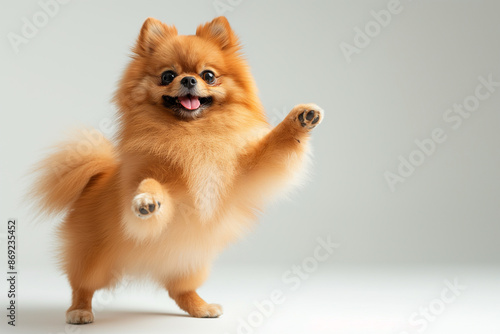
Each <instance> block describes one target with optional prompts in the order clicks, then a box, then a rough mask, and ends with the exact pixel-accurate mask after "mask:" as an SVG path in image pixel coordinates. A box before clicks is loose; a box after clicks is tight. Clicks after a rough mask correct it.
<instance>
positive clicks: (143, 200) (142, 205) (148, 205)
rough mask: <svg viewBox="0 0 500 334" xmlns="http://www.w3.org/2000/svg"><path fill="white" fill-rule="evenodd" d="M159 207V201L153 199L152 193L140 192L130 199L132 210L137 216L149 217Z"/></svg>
mask: <svg viewBox="0 0 500 334" xmlns="http://www.w3.org/2000/svg"><path fill="white" fill-rule="evenodd" d="M160 207H161V203H160V202H159V201H157V200H155V199H154V197H153V195H151V194H148V193H142V194H139V195H136V196H135V197H134V199H133V200H132V211H134V213H135V214H136V215H137V216H138V217H139V218H143V219H146V218H149V217H151V216H152V215H153V214H154V212H155V211H156V212H157V209H159V208H160Z"/></svg>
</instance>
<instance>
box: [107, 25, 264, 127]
mask: <svg viewBox="0 0 500 334" xmlns="http://www.w3.org/2000/svg"><path fill="white" fill-rule="evenodd" d="M134 53H135V55H134V59H133V61H132V63H131V65H130V67H129V69H128V71H127V72H126V74H125V77H124V79H123V81H122V85H121V86H122V87H121V89H120V91H119V93H118V94H117V99H118V100H119V101H118V102H119V103H122V104H123V103H124V104H126V105H129V106H137V105H147V106H148V107H151V106H153V107H154V109H155V110H156V111H157V112H158V113H171V114H174V115H175V116H177V117H178V118H179V119H182V120H195V119H197V118H200V117H204V116H206V115H207V114H208V113H209V112H210V110H211V108H220V107H221V106H226V105H229V104H231V103H241V101H245V100H247V99H253V95H255V88H254V84H253V79H252V78H251V76H250V73H249V70H248V66H247V65H246V63H245V61H244V60H243V59H242V58H241V56H240V46H239V44H238V40H237V37H236V36H235V34H234V33H233V31H232V29H231V27H230V26H229V23H228V22H227V20H226V19H225V18H224V17H219V18H216V19H214V20H213V21H212V22H209V23H207V24H205V25H201V26H199V27H198V29H197V30H196V35H190V36H184V35H178V34H177V29H176V28H175V27H171V26H167V25H165V24H163V23H161V22H160V21H158V20H155V19H151V18H149V19H147V20H146V22H145V23H144V25H143V27H142V29H141V32H140V35H139V38H138V40H137V44H136V46H135V48H134ZM120 92H121V93H122V94H120ZM120 100H126V101H120Z"/></svg>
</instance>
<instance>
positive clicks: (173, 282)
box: [32, 17, 323, 324]
mask: <svg viewBox="0 0 500 334" xmlns="http://www.w3.org/2000/svg"><path fill="white" fill-rule="evenodd" d="M115 103H116V104H117V106H118V110H119V111H118V113H119V127H118V128H119V130H118V132H117V136H116V140H115V143H114V144H112V143H111V142H109V141H108V140H106V139H104V137H103V140H101V141H98V142H94V144H93V145H92V149H91V150H90V152H86V153H85V154H77V155H75V154H74V152H75V151H78V150H77V149H76V147H77V145H78V144H79V141H78V139H76V140H74V141H70V142H67V143H63V144H62V145H61V147H59V148H58V150H57V151H56V152H54V153H53V154H52V155H51V156H49V157H48V158H47V159H46V160H44V161H42V162H41V163H40V164H39V165H38V166H37V169H38V172H39V173H40V174H39V175H38V179H37V183H36V185H35V186H34V189H33V192H32V193H33V195H34V197H35V198H36V199H37V200H38V202H39V204H40V207H41V211H42V212H45V213H49V214H51V213H63V214H64V213H65V217H64V220H63V222H62V223H61V225H60V226H59V228H58V232H59V237H60V240H61V248H60V260H61V266H62V269H63V270H64V272H65V274H66V275H67V277H68V280H69V283H70V285H71V288H72V291H73V294H72V304H71V307H70V308H69V309H68V311H67V313H66V321H67V322H68V323H71V324H85V323H90V322H93V320H94V315H93V313H92V296H93V294H94V292H95V291H96V290H99V289H104V288H111V287H113V286H114V285H116V283H117V282H118V281H119V280H120V278H121V277H122V276H123V275H131V276H135V277H141V276H142V277H144V276H145V277H146V278H149V279H151V280H153V281H154V282H156V283H158V284H160V285H161V286H162V287H163V288H165V289H166V290H167V291H168V293H169V295H170V297H171V298H172V299H174V300H175V302H176V303H177V305H179V307H180V308H181V309H183V310H184V311H186V312H187V313H189V314H190V315H191V316H193V317H209V318H212V317H218V316H220V315H221V314H222V307H221V306H220V305H218V304H209V303H207V302H205V301H204V300H203V299H202V298H201V297H200V296H199V295H198V294H197V293H196V289H197V288H198V287H199V286H200V285H201V284H202V283H203V282H204V281H205V279H206V278H207V275H208V273H209V269H210V266H211V263H212V261H213V260H214V258H215V256H216V255H217V254H218V253H219V252H220V251H221V250H222V249H223V248H224V247H225V246H226V245H227V244H228V243H230V242H232V241H234V240H235V239H237V238H238V237H240V236H242V234H243V233H244V232H245V231H246V230H248V229H249V227H251V225H252V222H253V221H254V220H255V218H256V217H255V216H256V213H257V212H258V211H259V210H260V209H261V208H262V207H263V205H264V203H265V202H266V200H269V199H270V197H271V196H273V195H274V194H275V193H276V192H277V191H278V190H280V189H282V188H284V187H285V186H287V185H289V184H290V183H293V180H294V179H296V176H297V175H300V174H301V170H303V168H302V166H303V163H304V161H306V160H307V154H308V141H309V136H310V131H311V129H313V128H314V127H315V126H317V125H318V124H320V123H321V121H322V118H323V111H322V110H321V109H320V108H319V107H318V106H316V105H315V104H301V105H297V106H296V107H294V108H293V109H292V110H291V111H290V113H289V115H288V116H287V117H286V118H285V119H284V120H283V121H282V122H281V123H280V124H279V125H277V126H276V127H274V128H272V127H271V126H270V125H269V123H268V122H267V120H266V117H265V113H264V110H263V108H262V105H261V103H260V101H259V99H258V97H257V89H256V86H255V83H254V80H253V78H252V76H251V74H250V70H249V66H248V65H247V63H246V61H245V60H244V58H243V57H242V53H241V46H240V44H239V42H238V38H237V36H236V35H235V33H234V32H233V30H232V29H231V27H230V25H229V23H228V21H227V20H226V18H224V17H218V18H215V19H214V20H213V21H211V22H209V23H206V24H204V25H200V26H199V27H198V28H197V30H196V34H195V35H178V34H177V30H176V28H175V27H173V26H168V25H166V24H164V23H162V22H160V21H158V20H156V19H152V18H148V19H147V20H146V21H145V22H144V25H143V26H142V28H141V31H140V34H139V37H138V39H137V42H136V44H135V46H134V48H133V56H132V59H131V62H130V64H129V66H128V68H127V69H126V71H125V73H124V75H123V78H122V79H121V81H120V83H119V87H118V89H117V92H116V95H115ZM80 143H81V142H80ZM72 147H73V148H75V150H73V154H72V156H71V157H70V156H69V154H70V153H69V152H71V149H70V150H68V148H72Z"/></svg>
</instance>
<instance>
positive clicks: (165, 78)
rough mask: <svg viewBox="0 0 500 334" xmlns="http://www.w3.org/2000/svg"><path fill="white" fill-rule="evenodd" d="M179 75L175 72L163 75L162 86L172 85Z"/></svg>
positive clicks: (166, 72) (167, 72)
mask: <svg viewBox="0 0 500 334" xmlns="http://www.w3.org/2000/svg"><path fill="white" fill-rule="evenodd" d="M176 76H177V74H176V73H175V72H174V71H165V72H163V73H162V74H161V85H162V86H166V85H168V84H169V83H171V82H172V81H173V80H174V78H175V77H176Z"/></svg>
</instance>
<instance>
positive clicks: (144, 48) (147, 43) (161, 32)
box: [134, 17, 177, 56]
mask: <svg viewBox="0 0 500 334" xmlns="http://www.w3.org/2000/svg"><path fill="white" fill-rule="evenodd" d="M176 35H177V29H176V28H175V27H174V26H168V25H166V24H164V23H162V22H160V21H158V20H157V19H154V18H152V17H149V18H147V19H146V21H144V24H143V25H142V28H141V32H140V34H139V38H138V39H137V43H136V45H135V48H134V52H135V53H136V54H138V55H140V56H148V55H150V54H152V53H153V52H154V51H155V48H156V46H157V45H158V44H159V43H160V41H161V40H162V39H164V38H168V37H170V36H176Z"/></svg>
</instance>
